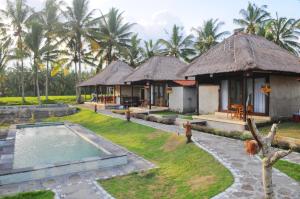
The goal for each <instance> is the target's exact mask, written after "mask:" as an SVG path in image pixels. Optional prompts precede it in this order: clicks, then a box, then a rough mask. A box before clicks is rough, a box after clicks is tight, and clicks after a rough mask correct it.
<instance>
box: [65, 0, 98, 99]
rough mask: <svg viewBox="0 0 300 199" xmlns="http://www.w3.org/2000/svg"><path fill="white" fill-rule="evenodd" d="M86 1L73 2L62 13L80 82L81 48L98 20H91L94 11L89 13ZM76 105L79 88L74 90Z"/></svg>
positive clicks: (77, 0)
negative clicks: (71, 42) (71, 44)
mask: <svg viewBox="0 0 300 199" xmlns="http://www.w3.org/2000/svg"><path fill="white" fill-rule="evenodd" d="M88 5H89V1H88V0H73V1H72V4H71V6H67V8H66V11H64V13H63V14H64V16H65V17H66V20H67V22H66V23H65V27H66V29H67V33H66V35H67V36H68V37H69V38H71V40H72V41H73V42H74V48H73V49H74V50H75V52H74V56H75V59H74V63H75V67H76V64H77V63H78V72H77V81H78V82H80V81H81V63H82V57H81V56H82V49H83V48H82V47H83V45H84V41H83V40H84V39H86V38H87V37H88V32H90V29H91V28H92V27H94V26H95V24H96V23H97V21H98V19H97V18H93V13H94V10H92V11H89V9H88ZM76 95H77V103H80V102H81V90H80V87H77V88H76Z"/></svg>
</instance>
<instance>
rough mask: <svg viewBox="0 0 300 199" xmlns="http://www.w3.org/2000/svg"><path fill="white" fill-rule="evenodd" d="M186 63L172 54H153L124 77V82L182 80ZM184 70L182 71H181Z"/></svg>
mask: <svg viewBox="0 0 300 199" xmlns="http://www.w3.org/2000/svg"><path fill="white" fill-rule="evenodd" d="M186 67H187V65H186V64H185V63H183V62H181V61H180V60H179V59H178V58H176V57H173V56H154V57H152V58H150V59H149V60H148V61H146V62H145V63H143V64H142V65H140V66H139V67H138V68H136V70H135V71H134V72H133V73H132V74H131V75H129V76H128V77H127V78H126V80H125V81H126V82H136V81H145V80H152V81H169V80H184V75H183V74H184V72H185V70H186ZM183 71H184V72H183Z"/></svg>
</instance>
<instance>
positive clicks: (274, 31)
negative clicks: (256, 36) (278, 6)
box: [266, 14, 300, 55]
mask: <svg viewBox="0 0 300 199" xmlns="http://www.w3.org/2000/svg"><path fill="white" fill-rule="evenodd" d="M298 23H299V20H295V19H287V18H286V17H278V15H277V14H276V18H275V19H272V20H271V21H270V22H269V23H268V24H267V25H266V38H267V39H269V40H271V41H273V42H275V43H276V44H278V45H279V46H281V47H282V48H284V49H286V50H288V51H290V52H292V53H294V54H295V55H298V53H299V50H300V44H299V42H298V41H299V37H298V36H297V35H299V32H298V31H296V26H297V24H298Z"/></svg>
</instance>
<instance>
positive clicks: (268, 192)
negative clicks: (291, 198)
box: [262, 158, 274, 199]
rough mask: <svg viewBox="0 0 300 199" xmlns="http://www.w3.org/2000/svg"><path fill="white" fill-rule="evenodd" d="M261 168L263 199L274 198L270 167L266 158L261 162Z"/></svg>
mask: <svg viewBox="0 0 300 199" xmlns="http://www.w3.org/2000/svg"><path fill="white" fill-rule="evenodd" d="M262 167H263V168H262V174H263V187H264V191H265V199H272V198H273V196H274V193H273V187H272V166H271V165H270V164H269V161H268V158H264V159H263V160H262Z"/></svg>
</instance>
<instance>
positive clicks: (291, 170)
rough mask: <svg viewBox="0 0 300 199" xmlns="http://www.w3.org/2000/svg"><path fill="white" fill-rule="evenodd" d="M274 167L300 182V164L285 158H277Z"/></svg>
mask: <svg viewBox="0 0 300 199" xmlns="http://www.w3.org/2000/svg"><path fill="white" fill-rule="evenodd" d="M274 166H275V168H277V169H279V170H280V171H281V172H283V173H285V174H287V175H288V176H290V177H291V178H293V179H294V180H296V181H298V182H300V165H299V164H295V163H291V162H288V161H285V160H279V161H278V162H276V164H275V165H274Z"/></svg>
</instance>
